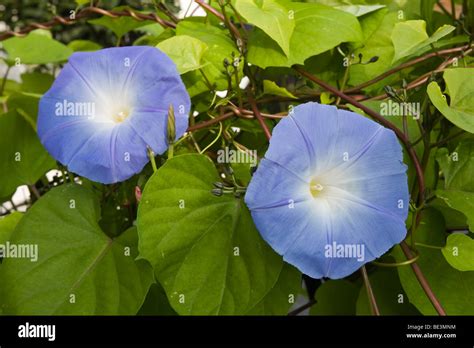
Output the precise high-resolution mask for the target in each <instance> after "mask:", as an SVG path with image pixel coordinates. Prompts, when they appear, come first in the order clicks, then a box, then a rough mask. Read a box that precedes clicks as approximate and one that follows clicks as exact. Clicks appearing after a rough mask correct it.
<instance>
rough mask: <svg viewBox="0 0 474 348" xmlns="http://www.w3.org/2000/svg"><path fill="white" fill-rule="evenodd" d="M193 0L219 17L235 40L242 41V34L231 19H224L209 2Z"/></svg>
mask: <svg viewBox="0 0 474 348" xmlns="http://www.w3.org/2000/svg"><path fill="white" fill-rule="evenodd" d="M194 2H196V3H197V4H198V5H199V6H201V7H202V8H203V9H204V10H205V11H206V12H209V13H211V14H212V15H214V16H216V17H217V18H219V19H220V20H221V21H222V22H224V23H226V25H228V26H229V30H230V31H231V32H232V35H233V36H234V38H235V39H236V40H240V43H241V44H242V43H243V41H242V36H241V35H240V31H239V29H238V28H237V27H236V26H235V25H234V24H233V23H232V22H231V21H226V18H225V17H224V15H223V14H222V13H220V12H219V11H217V10H216V9H215V8H214V7H212V6H210V5H209V4H207V3H205V2H204V1H203V0H194ZM239 46H240V45H239ZM239 48H240V47H239Z"/></svg>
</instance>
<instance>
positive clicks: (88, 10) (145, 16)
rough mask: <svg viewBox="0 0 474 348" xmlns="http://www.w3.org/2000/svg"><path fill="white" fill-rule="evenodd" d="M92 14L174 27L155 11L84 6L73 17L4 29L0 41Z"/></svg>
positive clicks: (74, 20)
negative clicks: (153, 22) (20, 27)
mask: <svg viewBox="0 0 474 348" xmlns="http://www.w3.org/2000/svg"><path fill="white" fill-rule="evenodd" d="M94 14H100V15H103V16H107V17H111V18H117V17H123V16H128V17H132V18H134V19H136V20H138V21H144V20H151V21H155V22H157V23H158V24H160V25H161V26H163V27H165V28H166V27H169V28H176V24H175V23H173V22H170V21H168V20H166V19H163V18H160V17H159V16H158V15H156V14H155V13H140V12H135V11H133V10H130V9H125V10H121V11H114V10H111V11H108V10H104V9H103V8H99V7H85V8H83V9H82V10H80V11H79V12H78V13H77V14H76V16H75V17H74V18H70V17H61V16H54V17H53V19H51V20H49V21H47V22H43V23H32V24H30V25H28V26H26V27H24V28H23V29H21V30H19V31H11V30H9V31H5V32H3V33H1V34H0V41H3V40H5V39H8V38H10V37H13V36H25V35H26V34H28V33H29V32H31V31H33V30H35V29H46V30H49V29H51V28H52V27H53V26H55V25H58V24H64V25H71V24H74V23H75V22H76V21H77V20H79V19H83V18H87V17H90V16H92V15H94Z"/></svg>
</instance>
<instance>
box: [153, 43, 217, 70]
mask: <svg viewBox="0 0 474 348" xmlns="http://www.w3.org/2000/svg"><path fill="white" fill-rule="evenodd" d="M156 47H157V48H159V49H160V50H162V51H163V52H164V53H166V54H167V55H168V56H169V57H170V58H171V59H172V60H173V62H174V63H175V64H176V67H177V68H178V71H179V73H180V74H184V73H186V72H188V71H193V70H197V69H200V68H202V67H203V66H204V63H203V62H202V57H203V55H204V53H205V52H206V50H207V49H208V47H207V45H206V44H205V43H204V42H202V41H201V40H198V39H195V38H193V37H191V36H187V35H180V36H173V37H171V38H169V39H167V40H165V41H162V42H160V43H159V44H158V45H157V46H156Z"/></svg>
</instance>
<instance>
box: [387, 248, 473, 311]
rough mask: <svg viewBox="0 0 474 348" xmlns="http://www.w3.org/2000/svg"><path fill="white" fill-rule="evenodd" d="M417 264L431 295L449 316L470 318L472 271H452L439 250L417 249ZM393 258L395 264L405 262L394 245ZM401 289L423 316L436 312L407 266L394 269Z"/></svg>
mask: <svg viewBox="0 0 474 348" xmlns="http://www.w3.org/2000/svg"><path fill="white" fill-rule="evenodd" d="M419 253H420V257H419V258H418V260H417V264H418V266H419V267H420V269H421V270H422V272H423V274H424V276H425V277H426V280H427V281H428V284H429V285H430V287H431V289H432V290H433V293H434V294H435V295H436V297H437V298H438V300H439V301H440V303H441V304H442V306H443V308H444V309H445V311H446V313H447V314H448V315H472V313H474V294H473V292H472V290H471V289H472V288H473V287H474V272H461V271H458V270H456V269H454V268H452V267H451V266H450V265H449V263H448V262H447V261H446V259H445V258H444V256H443V254H442V253H441V250H439V249H432V248H421V247H420V248H419ZM392 255H393V256H394V257H395V259H396V260H397V262H402V261H406V257H405V255H404V254H403V252H402V250H401V248H400V246H398V245H397V246H395V248H394V249H393V251H392ZM397 269H398V274H399V276H400V281H401V283H402V286H403V289H404V290H405V292H406V293H407V295H408V298H409V299H410V302H411V303H412V304H413V305H415V306H416V307H417V309H418V310H419V311H420V312H421V314H423V315H436V314H437V312H436V310H435V309H434V307H433V305H432V304H431V302H430V300H429V299H428V297H427V296H426V293H425V292H424V290H423V288H422V287H421V285H420V283H419V281H418V280H417V278H416V276H415V274H414V272H413V270H412V269H411V267H410V266H402V267H397Z"/></svg>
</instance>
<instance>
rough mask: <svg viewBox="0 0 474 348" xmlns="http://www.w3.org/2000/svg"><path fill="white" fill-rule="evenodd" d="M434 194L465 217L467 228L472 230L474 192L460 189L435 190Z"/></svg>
mask: <svg viewBox="0 0 474 348" xmlns="http://www.w3.org/2000/svg"><path fill="white" fill-rule="evenodd" d="M436 196H438V197H439V198H441V199H442V200H444V201H445V202H446V204H447V205H448V206H449V207H450V208H453V209H455V210H458V211H460V212H462V213H463V214H464V215H466V217H467V224H468V225H469V230H470V231H472V232H474V192H467V191H460V190H436Z"/></svg>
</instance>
